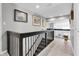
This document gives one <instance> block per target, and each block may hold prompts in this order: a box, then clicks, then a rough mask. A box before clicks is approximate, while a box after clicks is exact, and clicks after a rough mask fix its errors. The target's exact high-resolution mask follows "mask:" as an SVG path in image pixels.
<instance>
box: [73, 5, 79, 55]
mask: <svg viewBox="0 0 79 59" xmlns="http://www.w3.org/2000/svg"><path fill="white" fill-rule="evenodd" d="M73 22H74V35H73V36H74V53H75V55H77V56H79V3H76V4H74V21H73Z"/></svg>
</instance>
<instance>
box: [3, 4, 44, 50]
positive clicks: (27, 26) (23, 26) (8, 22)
mask: <svg viewBox="0 0 79 59" xmlns="http://www.w3.org/2000/svg"><path fill="white" fill-rule="evenodd" d="M14 9H19V10H21V11H24V12H26V13H28V23H23V22H14ZM2 17H3V31H2V32H3V40H2V46H3V47H2V50H6V48H7V36H6V31H8V30H9V31H15V32H21V33H23V32H32V31H39V30H42V28H43V27H42V26H33V25H32V14H30V13H29V12H28V11H27V9H26V8H22V7H20V6H17V5H16V4H11V3H10V4H2Z"/></svg>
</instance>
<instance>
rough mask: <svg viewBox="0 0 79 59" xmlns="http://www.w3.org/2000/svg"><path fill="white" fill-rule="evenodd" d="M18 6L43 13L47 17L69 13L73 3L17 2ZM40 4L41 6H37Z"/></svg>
mask: <svg viewBox="0 0 79 59" xmlns="http://www.w3.org/2000/svg"><path fill="white" fill-rule="evenodd" d="M16 5H17V6H20V7H22V8H26V9H27V10H30V11H31V12H32V13H33V14H38V15H41V16H43V17H45V18H50V17H54V16H61V15H67V14H69V13H70V10H71V5H72V4H71V3H16ZM36 5H39V6H40V7H39V8H36V7H35V6H36Z"/></svg>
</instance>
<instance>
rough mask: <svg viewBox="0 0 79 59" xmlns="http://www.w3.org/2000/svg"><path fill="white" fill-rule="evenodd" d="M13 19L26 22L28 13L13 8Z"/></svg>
mask: <svg viewBox="0 0 79 59" xmlns="http://www.w3.org/2000/svg"><path fill="white" fill-rule="evenodd" d="M14 21H17V22H28V14H27V13H25V12H23V11H20V10H17V9H14Z"/></svg>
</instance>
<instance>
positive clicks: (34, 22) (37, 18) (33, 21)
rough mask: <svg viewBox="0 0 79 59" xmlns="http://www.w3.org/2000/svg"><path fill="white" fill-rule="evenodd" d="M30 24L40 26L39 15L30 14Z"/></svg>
mask: <svg viewBox="0 0 79 59" xmlns="http://www.w3.org/2000/svg"><path fill="white" fill-rule="evenodd" d="M32 18H33V19H32V24H33V25H36V26H40V25H41V17H39V16H32Z"/></svg>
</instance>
